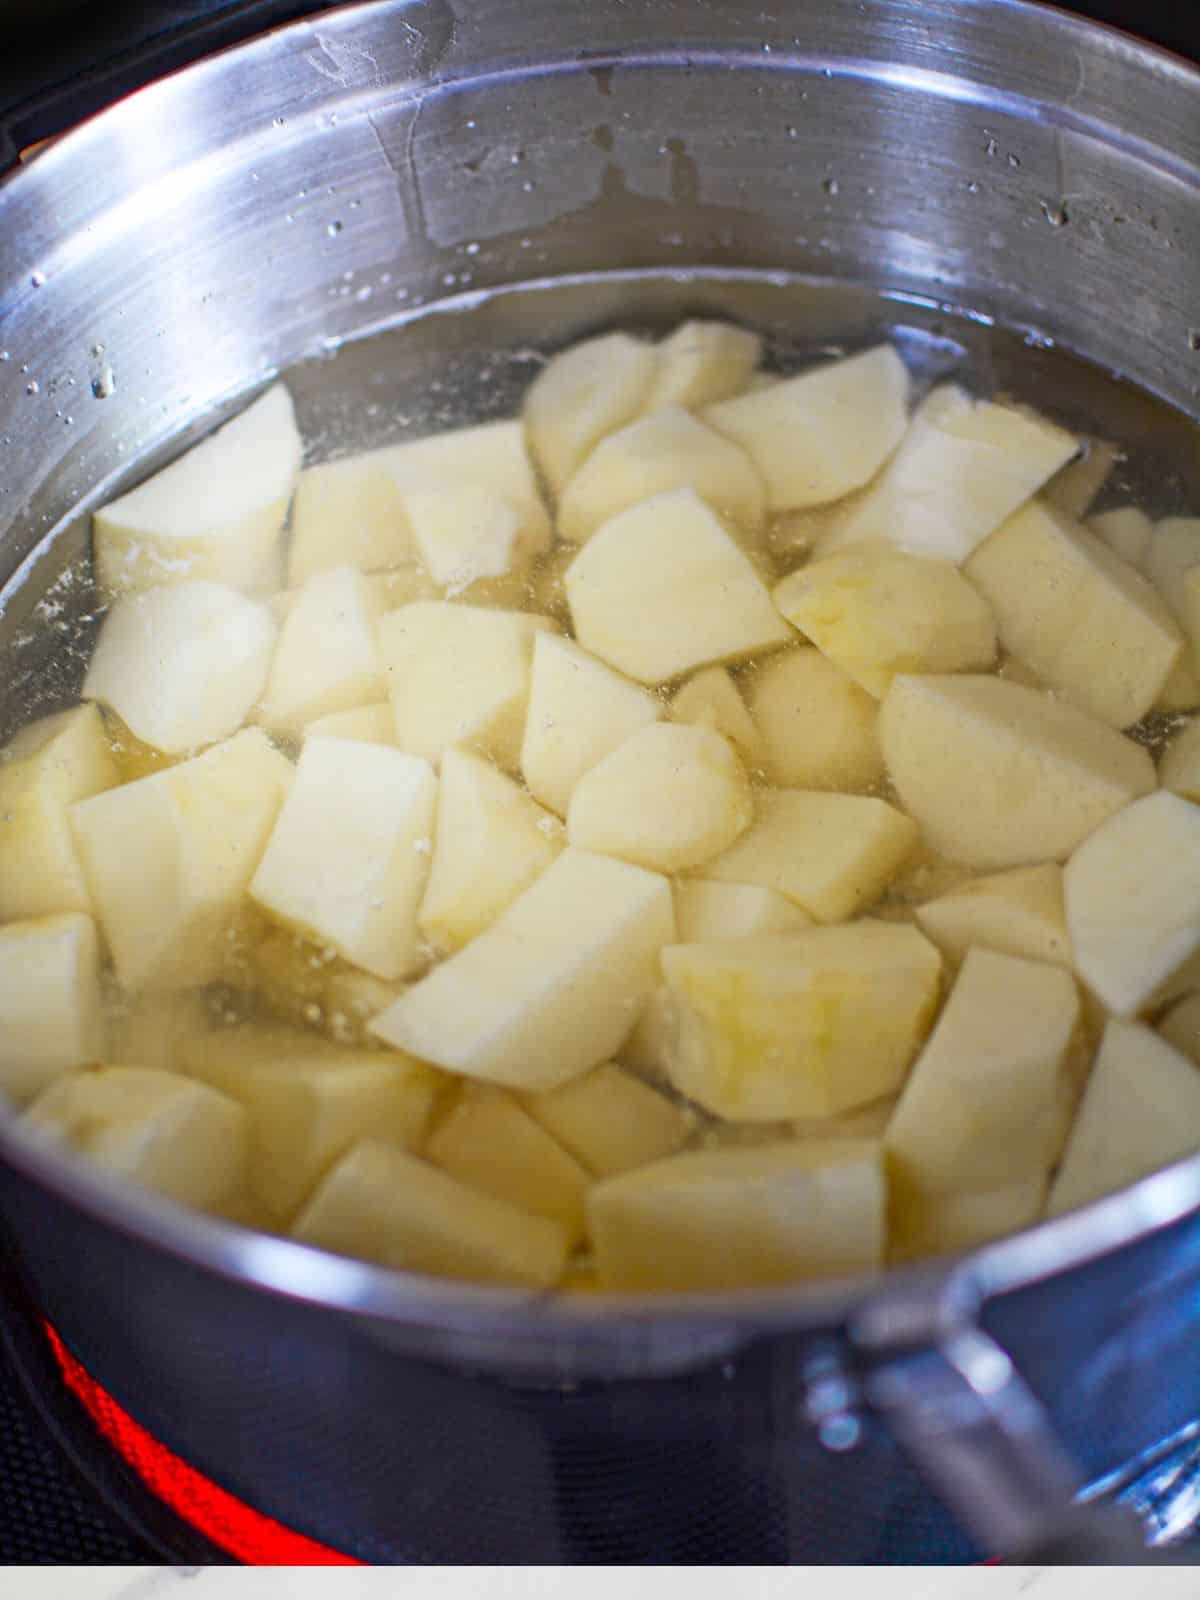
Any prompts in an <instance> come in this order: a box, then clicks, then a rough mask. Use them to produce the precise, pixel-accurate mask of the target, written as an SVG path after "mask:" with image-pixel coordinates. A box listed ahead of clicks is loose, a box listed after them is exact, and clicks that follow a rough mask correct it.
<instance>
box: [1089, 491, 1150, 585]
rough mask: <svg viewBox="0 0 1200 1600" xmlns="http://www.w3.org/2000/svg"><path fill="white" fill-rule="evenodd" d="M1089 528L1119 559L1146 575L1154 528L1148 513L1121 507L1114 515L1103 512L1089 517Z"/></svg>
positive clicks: (1134, 508)
mask: <svg viewBox="0 0 1200 1600" xmlns="http://www.w3.org/2000/svg"><path fill="white" fill-rule="evenodd" d="M1087 525H1088V527H1089V528H1090V529H1091V531H1092V532H1093V533H1094V534H1096V535H1098V537H1099V538H1101V539H1103V540H1104V542H1105V544H1106V545H1107V546H1108V548H1109V549H1110V550H1111V551H1112V553H1113V554H1114V555H1115V556H1120V558H1121V560H1122V561H1127V562H1128V563H1129V565H1130V566H1131V567H1136V568H1137V570H1138V571H1139V572H1144V571H1145V569H1146V556H1147V554H1148V552H1149V549H1150V537H1151V535H1152V534H1153V532H1154V524H1153V523H1152V522H1151V520H1150V518H1149V517H1148V516H1147V515H1146V513H1145V512H1144V511H1140V510H1139V509H1138V507H1137V506H1118V507H1117V508H1116V510H1114V511H1101V512H1099V513H1098V514H1097V515H1096V516H1093V517H1089V518H1088V519H1087Z"/></svg>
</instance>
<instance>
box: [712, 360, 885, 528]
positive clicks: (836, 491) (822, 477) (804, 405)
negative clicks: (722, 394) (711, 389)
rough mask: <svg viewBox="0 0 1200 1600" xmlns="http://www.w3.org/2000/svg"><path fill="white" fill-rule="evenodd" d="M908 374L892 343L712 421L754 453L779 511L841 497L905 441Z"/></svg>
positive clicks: (761, 394) (717, 409)
mask: <svg viewBox="0 0 1200 1600" xmlns="http://www.w3.org/2000/svg"><path fill="white" fill-rule="evenodd" d="M908 389H909V380H908V372H907V370H906V369H905V366H904V363H903V361H901V359H900V357H899V356H898V355H897V354H896V351H895V350H894V349H893V348H892V346H891V345H877V346H876V347H875V348H874V349H873V350H865V351H863V352H862V353H861V354H860V355H856V356H849V357H847V358H846V359H845V360H841V361H831V362H827V363H826V364H825V365H823V366H820V367H816V368H814V369H812V370H810V371H808V372H802V373H799V374H798V375H797V376H796V377H794V378H785V379H784V381H783V382H782V383H777V384H773V385H772V386H771V387H770V388H768V389H762V390H759V391H758V392H757V393H755V394H744V395H739V396H738V397H737V398H736V399H733V400H723V401H720V402H718V404H716V405H713V406H709V407H708V409H707V410H706V411H705V413H704V416H705V420H706V421H707V422H710V423H711V424H712V426H713V427H714V428H716V429H717V430H718V431H719V432H721V433H724V434H728V436H729V437H730V438H731V439H734V440H736V441H737V443H738V444H740V445H742V446H743V448H744V449H745V450H746V451H747V452H748V454H749V455H750V457H751V459H752V460H753V461H754V463H755V464H756V466H757V467H758V469H759V471H760V472H761V473H762V475H763V478H764V479H765V481H766V485H767V500H768V505H769V507H770V509H771V510H772V511H793V510H796V509H797V508H800V507H804V506H815V505H823V504H825V502H826V501H829V500H838V499H840V498H841V496H842V495H844V494H849V493H850V491H851V490H852V489H857V488H859V487H861V485H862V484H864V483H866V482H868V480H869V479H871V478H873V477H874V476H875V474H876V472H878V470H879V468H880V467H881V466H882V465H883V463H884V462H885V461H886V460H887V458H888V456H890V455H891V453H892V451H893V450H894V449H895V448H896V446H897V445H898V444H899V443H900V440H901V438H902V437H903V434H904V429H905V424H906V421H907V418H906V415H905V406H906V404H907V401H908Z"/></svg>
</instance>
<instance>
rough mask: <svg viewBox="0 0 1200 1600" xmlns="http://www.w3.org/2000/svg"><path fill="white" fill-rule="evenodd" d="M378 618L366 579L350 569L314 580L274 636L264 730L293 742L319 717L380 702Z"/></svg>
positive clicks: (332, 569)
mask: <svg viewBox="0 0 1200 1600" xmlns="http://www.w3.org/2000/svg"><path fill="white" fill-rule="evenodd" d="M378 618H379V604H378V601H377V600H376V598H375V596H374V595H373V594H372V592H371V589H370V587H369V585H368V580H367V579H366V578H364V577H363V575H362V573H361V572H356V571H355V570H354V568H353V567H330V568H329V569H328V571H326V572H318V573H316V574H315V575H314V576H313V577H311V578H310V579H309V580H308V582H307V583H306V584H305V585H304V587H303V589H302V590H301V591H300V594H299V596H298V597H297V600H296V604H295V605H294V606H293V607H292V609H291V611H290V612H289V613H288V616H287V618H286V620H285V621H284V623H283V626H282V627H281V628H280V630H279V641H278V643H277V644H276V646H275V655H274V658H273V659H272V662H271V671H270V675H269V677H268V678H267V686H266V690H265V692H264V693H263V697H262V704H261V705H260V706H259V708H258V712H257V720H258V721H259V722H261V723H262V725H263V727H265V728H269V729H270V731H271V732H272V733H279V734H285V735H286V734H290V735H293V736H294V735H295V734H297V733H299V732H300V730H301V729H302V728H305V727H306V726H307V724H309V723H311V722H315V721H316V720H317V719H318V718H319V717H326V716H332V715H335V714H336V713H337V712H340V711H354V710H357V709H358V708H359V707H361V706H365V705H369V704H370V703H371V702H372V701H378V700H381V699H382V698H383V696H384V694H385V692H386V691H385V685H384V677H383V666H382V664H381V662H380V660H379V647H378V645H377V644H376V641H375V625H376V622H377V621H378Z"/></svg>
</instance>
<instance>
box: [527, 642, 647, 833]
mask: <svg viewBox="0 0 1200 1600" xmlns="http://www.w3.org/2000/svg"><path fill="white" fill-rule="evenodd" d="M662 714H663V704H662V701H661V700H659V699H657V698H656V697H655V696H654V695H652V694H649V693H648V692H647V691H646V690H645V689H642V688H640V687H639V686H638V685H637V684H635V683H631V682H630V681H629V679H628V678H623V677H622V676H621V674H620V673H618V672H614V671H613V670H612V668H611V667H606V666H605V664H604V663H603V661H598V660H597V659H596V657H595V656H593V655H589V654H588V652H587V651H586V650H581V649H580V648H579V646H578V645H577V644H575V643H574V642H573V640H570V639H561V638H559V637H558V636H557V635H556V634H552V633H540V634H538V636H537V638H536V639H535V640H534V643H533V669H532V675H531V678H530V686H529V705H528V710H527V712H526V716H525V736H524V742H523V743H522V745H521V773H522V776H523V777H524V779H525V782H526V783H527V784H528V785H529V792H530V793H531V794H532V795H533V797H534V799H535V800H540V801H541V803H542V804H543V805H545V806H549V807H550V809H551V810H552V811H557V812H558V814H559V816H562V817H565V816H566V814H567V807H568V805H569V804H570V802H571V795H572V794H573V793H574V790H575V785H576V784H577V783H578V782H579V780H580V778H582V777H583V775H584V773H585V772H590V771H591V769H592V768H593V767H594V766H595V765H596V763H597V762H598V761H602V760H603V759H604V757H605V756H606V755H608V754H610V752H611V751H613V750H615V749H616V748H617V746H618V745H621V744H624V742H625V740H626V739H628V738H629V737H630V735H631V734H634V733H636V732H637V731H638V729H639V728H644V727H645V726H646V725H647V724H648V723H651V722H655V721H657V719H658V718H659V717H661V716H662Z"/></svg>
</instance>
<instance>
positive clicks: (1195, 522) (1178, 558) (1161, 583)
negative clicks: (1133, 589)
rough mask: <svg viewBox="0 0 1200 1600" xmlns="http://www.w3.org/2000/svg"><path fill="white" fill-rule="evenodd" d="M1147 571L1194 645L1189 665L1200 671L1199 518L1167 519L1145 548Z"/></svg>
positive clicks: (1186, 636) (1156, 528)
mask: <svg viewBox="0 0 1200 1600" xmlns="http://www.w3.org/2000/svg"><path fill="white" fill-rule="evenodd" d="M1145 562H1146V572H1147V573H1148V575H1149V577H1150V581H1151V582H1152V583H1153V584H1154V585H1155V587H1156V588H1157V589H1158V591H1159V593H1160V594H1161V595H1162V597H1163V599H1164V600H1165V601H1166V603H1167V605H1168V606H1169V607H1170V610H1171V613H1172V615H1173V616H1174V618H1175V620H1176V622H1178V624H1179V626H1180V628H1181V629H1182V630H1183V634H1184V637H1185V638H1186V639H1187V640H1188V643H1189V644H1190V645H1191V659H1190V661H1188V665H1189V666H1190V667H1191V669H1192V671H1193V672H1200V517H1167V518H1166V519H1165V520H1164V521H1162V522H1159V523H1157V524H1156V525H1155V528H1154V532H1153V534H1152V535H1151V537H1150V543H1149V545H1148V546H1147V548H1146V557H1145Z"/></svg>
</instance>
